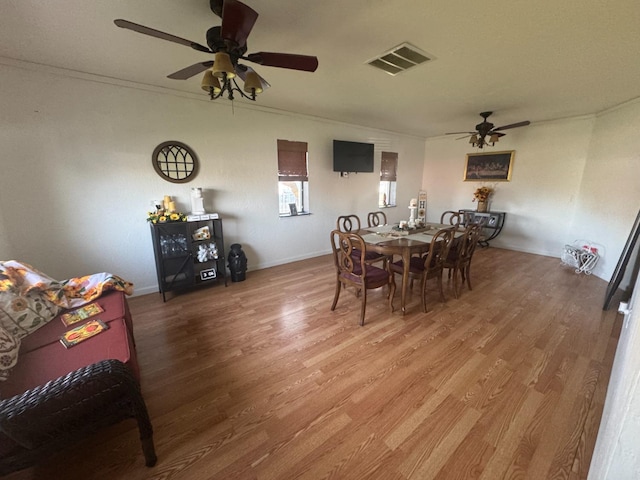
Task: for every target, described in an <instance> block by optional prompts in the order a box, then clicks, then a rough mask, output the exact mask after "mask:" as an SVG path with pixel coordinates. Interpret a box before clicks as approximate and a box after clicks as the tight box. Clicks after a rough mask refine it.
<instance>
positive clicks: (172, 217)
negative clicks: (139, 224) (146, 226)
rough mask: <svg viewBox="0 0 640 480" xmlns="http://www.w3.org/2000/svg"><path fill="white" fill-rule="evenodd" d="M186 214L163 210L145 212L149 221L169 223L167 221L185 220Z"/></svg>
mask: <svg viewBox="0 0 640 480" xmlns="http://www.w3.org/2000/svg"><path fill="white" fill-rule="evenodd" d="M186 221H187V216H186V215H185V214H184V213H180V212H173V213H168V212H164V211H159V212H156V213H154V212H147V222H151V223H169V222H186Z"/></svg>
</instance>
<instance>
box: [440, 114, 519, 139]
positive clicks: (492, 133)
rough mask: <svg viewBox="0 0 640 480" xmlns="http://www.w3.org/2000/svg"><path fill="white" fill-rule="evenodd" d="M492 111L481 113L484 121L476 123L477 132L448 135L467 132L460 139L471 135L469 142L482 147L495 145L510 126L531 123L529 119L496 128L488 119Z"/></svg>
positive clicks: (454, 133) (514, 126)
mask: <svg viewBox="0 0 640 480" xmlns="http://www.w3.org/2000/svg"><path fill="white" fill-rule="evenodd" d="M492 113H493V112H482V113H480V116H481V117H482V118H483V121H482V122H480V123H479V124H477V125H476V131H475V132H449V133H447V135H460V134H463V133H465V134H467V135H465V136H464V137H460V138H459V139H458V140H460V139H462V138H467V137H468V136H470V137H471V138H470V139H469V143H471V144H472V145H473V146H474V147H478V148H482V147H484V146H485V145H489V144H491V146H494V145H495V144H496V142H497V141H498V140H499V139H500V137H504V136H505V134H504V133H502V130H509V129H510V128H517V127H526V126H527V125H529V124H530V123H531V122H530V121H529V120H525V121H524V122H518V123H511V124H509V125H504V126H502V127H495V128H494V126H493V123H491V122H489V121H487V118H489V116H490V115H491V114H492ZM486 137H489V139H488V140H487V139H486Z"/></svg>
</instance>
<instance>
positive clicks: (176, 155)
mask: <svg viewBox="0 0 640 480" xmlns="http://www.w3.org/2000/svg"><path fill="white" fill-rule="evenodd" d="M151 160H152V162H153V168H154V170H155V171H156V172H157V173H158V175H160V176H161V177H162V178H164V179H165V180H167V181H169V182H173V183H186V182H190V181H191V180H193V179H194V178H195V177H196V174H197V173H198V157H196V154H195V152H194V151H193V150H191V148H190V147H189V146H188V145H185V144H184V143H182V142H178V141H176V140H170V141H168V142H162V143H161V144H160V145H158V146H157V147H156V148H155V150H154V151H153V157H152V158H151Z"/></svg>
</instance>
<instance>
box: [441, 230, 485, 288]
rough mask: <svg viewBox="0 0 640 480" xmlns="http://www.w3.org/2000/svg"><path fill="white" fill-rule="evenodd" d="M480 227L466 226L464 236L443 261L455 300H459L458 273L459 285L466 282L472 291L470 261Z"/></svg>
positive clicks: (479, 235)
mask: <svg viewBox="0 0 640 480" xmlns="http://www.w3.org/2000/svg"><path fill="white" fill-rule="evenodd" d="M482 227H483V224H482V223H473V224H470V225H467V227H466V228H465V231H464V235H463V236H462V237H461V238H459V239H457V241H456V244H455V246H454V247H453V248H451V249H450V250H449V254H448V255H447V257H446V259H445V261H444V268H446V269H447V270H448V271H449V275H448V276H449V278H453V294H454V295H455V297H456V298H460V289H459V288H458V273H460V279H461V284H464V283H465V281H466V283H467V287H469V290H472V288H471V259H472V258H473V253H474V252H475V251H476V247H477V246H478V241H479V240H480V237H481V235H482Z"/></svg>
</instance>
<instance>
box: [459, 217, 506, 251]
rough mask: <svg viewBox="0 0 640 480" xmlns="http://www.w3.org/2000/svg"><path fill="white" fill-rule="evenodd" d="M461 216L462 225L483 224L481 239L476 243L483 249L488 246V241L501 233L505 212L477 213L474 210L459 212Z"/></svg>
mask: <svg viewBox="0 0 640 480" xmlns="http://www.w3.org/2000/svg"><path fill="white" fill-rule="evenodd" d="M459 212H460V214H461V215H462V224H463V225H465V226H466V225H469V224H471V223H480V222H483V223H484V225H483V229H482V233H483V235H482V237H481V238H480V240H479V241H478V243H479V244H480V245H481V246H483V247H488V246H489V240H493V239H494V238H496V237H497V236H498V235H500V232H501V231H502V227H504V220H505V217H506V216H507V214H506V212H477V211H476V210H459Z"/></svg>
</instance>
